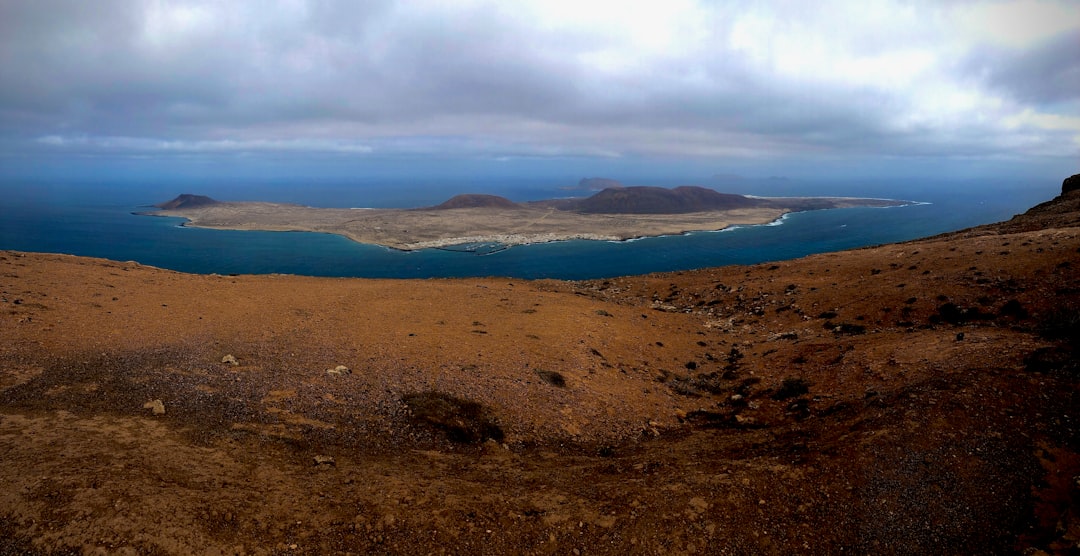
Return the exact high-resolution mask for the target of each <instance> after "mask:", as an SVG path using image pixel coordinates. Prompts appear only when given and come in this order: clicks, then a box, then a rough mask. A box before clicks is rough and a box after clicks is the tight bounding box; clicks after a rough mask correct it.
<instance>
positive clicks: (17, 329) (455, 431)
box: [0, 192, 1080, 554]
mask: <svg viewBox="0 0 1080 556" xmlns="http://www.w3.org/2000/svg"><path fill="white" fill-rule="evenodd" d="M1078 253H1080V192H1073V193H1070V194H1068V195H1065V196H1063V197H1062V198H1059V199H1057V200H1056V201H1055V202H1053V203H1049V204H1047V205H1044V206H1040V207H1039V208H1038V209H1036V210H1034V211H1032V213H1029V214H1028V215H1025V216H1022V217H1018V218H1017V219H1014V220H1013V221H1010V222H1008V223H1003V224H999V225H995V226H988V227H982V228H977V229H973V230H967V231H964V232H961V233H955V234H949V235H946V236H940V237H936V238H930V239H928V240H923V241H916V242H910V243H905V244H898V245H888V246H884V247H878V248H872V249H861V250H855V251H849V252H842V253H831V254H824V255H817V256H813V257H808V258H805V259H800V260H795V261H788V262H781V263H776V264H766V265H757V266H752V267H725V268H717V269H706V270H700V271H694V272H683V273H675V274H662V275H649V276H641V277H626V278H618V279H611V280H599V281H589V282H558V281H541V282H526V281H519V280H507V279H501V280H500V279H485V280H411V281H376V280H354V279H320V278H306V277H296V276H279V275H271V276H196V275H187V274H180V273H175V272H170V271H165V270H160V269H155V268H149V267H144V266H140V265H138V264H134V263H121V262H111V261H103V260H95V259H86V258H77V257H70V256H62V255H46V254H30V253H15V252H4V253H0V310H2V316H0V318H2V320H0V464H2V465H3V467H4V469H5V472H4V473H3V474H0V539H4V540H0V553H34V552H40V553H53V552H71V551H79V550H81V551H84V552H87V553H93V552H108V553H123V552H125V551H126V552H129V553H171V554H188V553H208V554H209V553H224V552H228V553H245V554H252V553H255V554H269V553H281V554H286V553H303V554H315V553H320V554H328V553H329V554H332V553H354V554H363V553H371V552H379V553H383V552H386V553H402V554H414V553H523V554H529V553H538V554H567V553H577V552H580V553H603V554H638V553H640V554H660V553H662V554H679V553H684V554H690V553H758V554H790V553H809V554H835V553H838V552H841V551H843V552H854V553H984V552H985V553H1009V552H1015V551H1022V550H1023V549H1025V548H1029V547H1036V548H1039V549H1044V550H1047V551H1051V552H1053V551H1057V552H1062V553H1067V552H1068V551H1069V550H1076V548H1075V547H1076V543H1077V542H1078V541H1080V523H1078V519H1077V518H1078V516H1080V513H1078V512H1080V506H1078V504H1077V490H1078V488H1080V487H1078V485H1077V477H1078V476H1080V435H1078V430H1077V422H1076V420H1077V418H1078V415H1077V413H1076V411H1077V409H1076V408H1077V407H1080V396H1078V394H1080V389H1078V379H1080V370H1078V364H1077V358H1076V353H1075V349H1076V338H1077V337H1080V333H1078V330H1080V325H1078V322H1080V317H1078V315H1080V263H1078V260H1080V257H1078ZM227 355H228V356H232V358H234V359H235V360H236V363H237V364H236V365H233V364H232V363H223V362H222V361H223V358H224V357H225V356H227ZM339 365H340V366H343V367H347V368H348V370H347V371H346V370H337V367H338V366H339ZM328 370H335V372H332V373H331V372H328ZM154 400H160V401H161V402H162V405H161V407H163V408H164V410H165V412H164V414H155V412H154V405H153V404H152V403H150V404H148V402H153V401H154ZM327 458H332V462H331V460H330V459H327ZM1070 547H1071V548H1070ZM575 551H576V552H575Z"/></svg>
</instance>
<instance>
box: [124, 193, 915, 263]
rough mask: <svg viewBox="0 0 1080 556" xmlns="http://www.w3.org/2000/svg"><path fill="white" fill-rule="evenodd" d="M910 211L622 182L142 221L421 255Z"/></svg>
mask: <svg viewBox="0 0 1080 556" xmlns="http://www.w3.org/2000/svg"><path fill="white" fill-rule="evenodd" d="M606 185H613V184H611V183H607V184H606ZM906 204H910V203H909V202H908V201H898V200H892V199H863V198H846V197H782V198H780V197H772V198H766V197H755V196H748V195H737V194H732V193H720V192H717V191H715V190H712V189H708V188H705V187H698V186H681V187H676V188H674V189H667V188H662V187H649V186H628V187H627V186H622V185H621V184H617V183H615V184H614V185H613V186H610V187H606V188H605V189H603V190H601V191H599V192H597V193H596V194H594V195H591V196H589V197H580V198H567V199H549V200H543V201H530V202H525V203H516V202H513V201H511V200H509V199H506V198H504V197H500V196H497V195H480V194H464V195H457V196H455V197H453V198H451V199H449V200H447V201H446V202H444V203H442V204H440V205H436V206H431V207H422V208H413V209H366V208H365V209H355V208H353V209H349V208H316V207H307V206H301V205H293V204H279V203H265V202H222V201H217V200H214V199H212V198H210V197H206V196H202V195H192V194H182V195H180V196H179V197H177V198H175V199H173V200H171V201H168V202H165V203H161V204H159V205H155V208H156V209H157V210H154V211H148V212H141V213H137V214H144V215H152V216H172V217H181V218H184V219H186V220H187V222H186V223H185V224H184V225H187V226H196V227H201V228H215V229H227V230H263V231H306V232H323V233H330V234H337V235H341V236H344V237H347V238H349V239H351V240H353V241H356V242H359V243H367V244H375V245H382V246H385V247H388V248H392V249H399V250H403V251H411V250H417V249H426V248H447V247H451V246H460V245H469V244H497V245H501V246H512V245H524V244H530V243H546V242H551V241H564V240H572V239H583V240H606V241H621V240H628V239H634V238H641V237H654V236H663V235H677V234H685V233H688V232H695V231H715V230H722V229H725V228H729V227H731V226H740V225H754V224H767V223H769V222H773V221H776V220H777V219H779V218H780V217H782V216H783V215H785V214H788V213H791V212H801V211H808V210H820V209H833V208H850V207H893V206H902V205H906Z"/></svg>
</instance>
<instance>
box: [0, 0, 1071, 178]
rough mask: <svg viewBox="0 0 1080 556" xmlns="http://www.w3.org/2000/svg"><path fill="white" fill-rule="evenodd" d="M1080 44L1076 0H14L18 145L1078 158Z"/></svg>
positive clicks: (303, 154) (679, 158)
mask: <svg viewBox="0 0 1080 556" xmlns="http://www.w3.org/2000/svg"><path fill="white" fill-rule="evenodd" d="M1077 52H1080V2H1075V1H1073V2H1042V1H1022V2H974V1H972V2H967V1H953V2H942V1H927V2H912V1H895V2H893V1H875V0H864V1H852V2H830V1H823V2H801V1H792V2H783V1H780V2H756V1H747V2H737V1H736V2H711V1H701V2H698V1H693V0H665V1H663V2H659V1H637V0H620V1H617V2H589V1H587V0H574V1H569V0H567V1H563V0H538V1H535V2H532V1H526V2H506V1H505V0H502V1H484V0H476V1H461V2H446V1H425V0H410V1H409V2H381V1H367V2H356V1H351V0H343V1H335V0H327V1H314V0H312V1H302V0H293V1H278V2H272V1H269V0H261V1H252V2H242V1H229V2H218V1H205V2H200V1H175V2H166V1H151V0H145V1H138V0H128V1H119V0H111V1H107V0H95V1H94V2H83V1H58V0H27V1H18V0H0V84H2V86H0V164H4V163H5V162H4V161H7V163H8V164H11V165H18V164H23V165H24V166H25V165H26V164H31V165H32V164H44V163H45V162H43V161H50V162H49V163H52V164H55V163H57V161H61V162H62V161H63V160H65V159H66V158H68V157H81V158H83V159H86V158H87V157H89V158H99V159H101V160H109V159H116V158H122V157H139V158H140V159H142V160H155V159H157V158H159V157H160V159H161V160H175V159H176V157H178V156H195V155H197V156H204V157H211V158H214V157H219V158H222V159H226V158H235V157H244V156H252V155H256V156H258V155H266V156H273V157H281V158H285V159H292V160H295V161H297V165H298V167H302V166H303V164H304V163H305V162H304V161H310V160H313V158H312V157H323V158H325V157H328V156H329V157H343V158H345V159H348V160H352V159H355V160H356V161H359V162H361V163H362V162H363V161H365V160H388V159H395V158H397V159H408V160H424V159H425V158H427V157H430V158H431V159H433V160H434V159H440V160H446V159H455V158H457V159H480V160H502V161H506V160H515V159H522V158H527V159H530V160H536V159H541V160H543V159H550V160H552V161H555V162H558V161H560V160H567V159H574V160H578V161H581V160H586V161H587V160H597V161H619V160H635V161H641V160H646V161H648V160H655V161H657V163H658V164H661V163H662V164H669V165H677V164H679V163H680V162H686V163H692V164H696V165H698V166H701V165H710V164H711V165H714V166H715V167H716V168H717V169H718V170H720V169H723V168H725V167H729V166H738V167H748V165H750V166H752V165H753V164H754V163H757V162H760V164H761V165H763V166H769V165H776V164H781V163H782V162H783V161H813V160H829V161H832V162H834V163H835V162H837V161H839V162H843V161H850V162H851V163H852V164H861V165H863V166H865V165H867V164H869V165H873V164H876V163H879V162H880V163H881V164H893V165H899V166H903V165H904V164H907V161H910V160H918V161H920V162H923V163H925V162H926V161H931V162H934V161H937V162H942V163H944V162H949V161H951V162H955V161H961V162H962V163H964V164H972V165H977V164H984V163H995V164H1000V163H1002V161H1005V162H1008V163H1014V164H1016V165H1017V167H1019V168H1028V169H1032V168H1034V169H1038V168H1050V169H1051V171H1058V169H1059V168H1068V167H1074V166H1077V164H1076V161H1077V160H1080V56H1078V55H1077ZM1076 171H1080V168H1078V169H1076Z"/></svg>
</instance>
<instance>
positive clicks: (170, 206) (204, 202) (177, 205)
mask: <svg viewBox="0 0 1080 556" xmlns="http://www.w3.org/2000/svg"><path fill="white" fill-rule="evenodd" d="M219 202H220V201H216V200H214V199H211V198H210V197H207V196H205V195H192V194H190V193H183V194H181V195H180V196H178V197H177V198H175V199H173V200H171V201H167V202H164V203H160V204H157V205H154V206H155V207H157V208H159V209H161V210H176V209H185V208H195V207H205V206H208V205H216V204H218V203H219Z"/></svg>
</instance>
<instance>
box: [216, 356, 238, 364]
mask: <svg viewBox="0 0 1080 556" xmlns="http://www.w3.org/2000/svg"><path fill="white" fill-rule="evenodd" d="M221 362H222V363H223V364H226V365H232V366H233V367H237V366H239V365H240V362H239V361H237V360H236V358H235V357H233V356H232V355H226V356H225V357H222V358H221Z"/></svg>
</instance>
